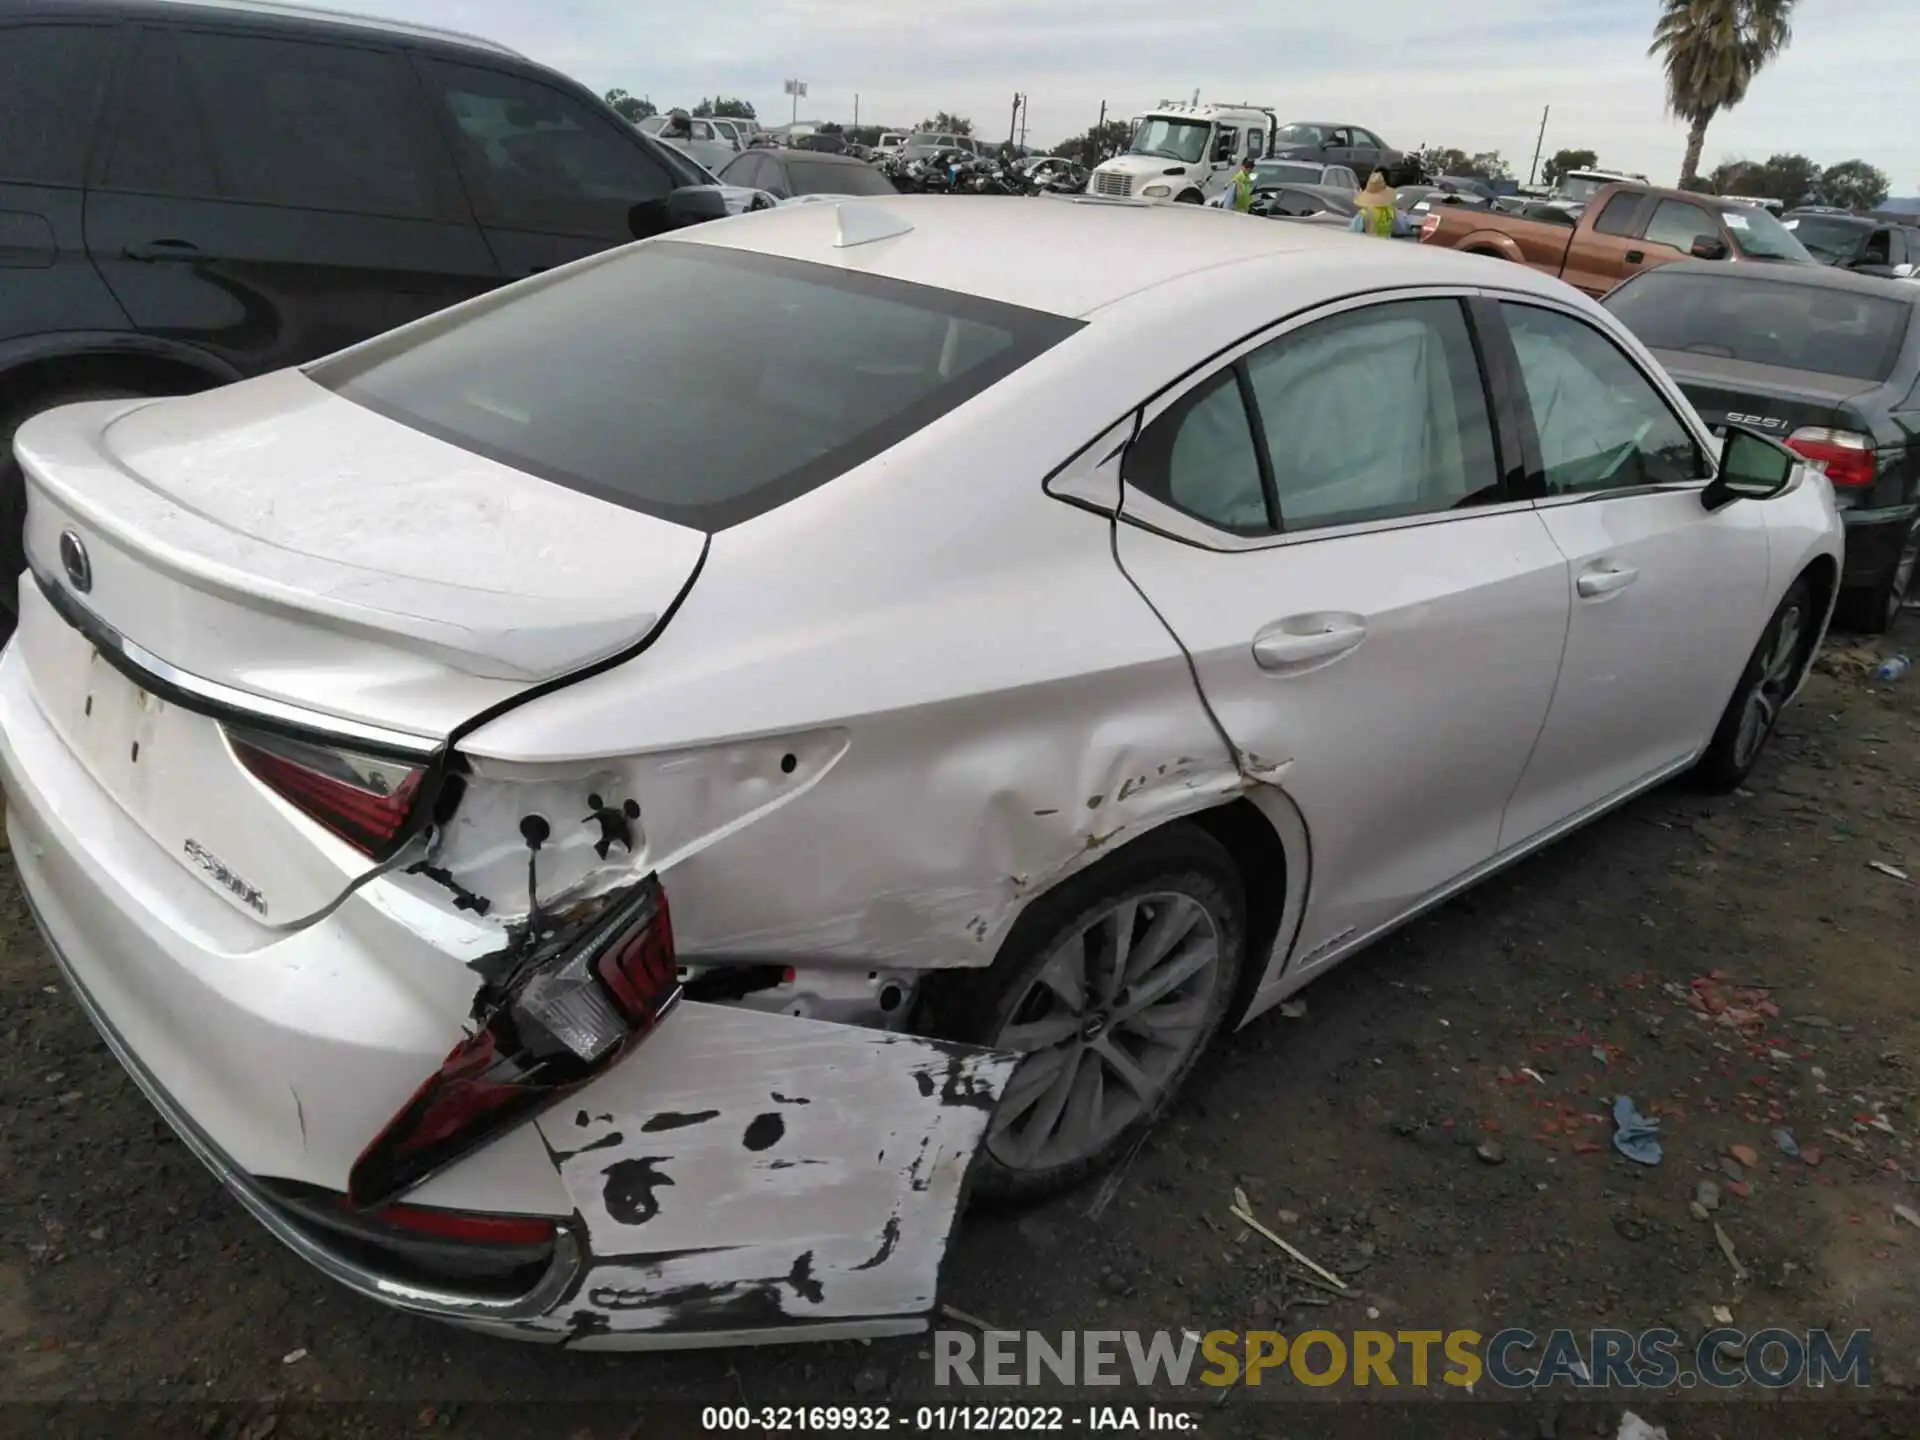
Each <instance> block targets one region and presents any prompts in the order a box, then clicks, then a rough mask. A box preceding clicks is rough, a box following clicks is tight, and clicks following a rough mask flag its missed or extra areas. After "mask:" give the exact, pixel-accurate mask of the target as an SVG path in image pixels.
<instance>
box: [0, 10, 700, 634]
mask: <svg viewBox="0 0 1920 1440" xmlns="http://www.w3.org/2000/svg"><path fill="white" fill-rule="evenodd" d="M711 186H712V177H711V176H709V175H708V174H707V173H706V172H705V171H703V170H701V169H700V168H699V167H698V166H697V165H695V164H694V163H693V162H692V161H690V160H688V159H687V158H686V157H685V156H683V155H680V154H679V153H678V152H676V151H674V150H673V149H671V148H670V147H668V146H665V145H662V144H660V143H659V142H657V141H655V140H653V139H651V138H650V137H648V136H645V135H642V134H641V133H640V132H639V131H637V130H636V129H634V127H633V126H631V125H629V124H627V123H626V122H625V121H623V120H621V119H620V117H619V116H617V115H616V114H614V113H613V112H612V111H611V110H609V109H608V108H607V107H606V106H605V105H604V104H603V103H602V102H601V101H600V100H598V99H597V98H596V97H595V96H594V95H592V94H591V93H590V92H589V91H587V90H585V89H584V88H582V87H581V86H579V85H577V84H575V83H574V82H573V81H571V80H569V79H567V78H566V77H565V76H563V75H558V74H555V73H554V72H553V71H551V70H547V69H544V68H542V67H541V66H538V65H535V64H533V63H531V62H530V61H527V60H525V59H522V58H521V57H520V56H518V55H516V54H514V53H513V52H512V51H510V50H507V49H505V48H504V47H502V46H499V45H495V44H492V43H491V42H489V41H486V40H481V39H477V38H473V37H470V36H463V35H456V34H452V33H449V32H445V31H439V30H433V29H429V28H427V27H423V26H417V25H408V24H401V23H393V24H388V23H385V22H382V21H378V20H367V19H362V18H360V17H350V16H341V15H333V14H330V13H328V12H326V11H324V10H312V9H307V8H305V7H302V6H295V5H286V4H265V3H262V4H258V5H251V4H247V3H232V0H221V3H219V4H218V5H214V4H208V5H205V6H196V5H193V4H182V3H177V0H0V607H3V608H0V638H4V636H5V634H7V633H10V632H11V630H12V626H13V614H14V610H15V607H16V606H17V605H18V603H19V601H18V597H17V594H16V590H15V584H14V581H15V577H17V576H18V575H19V573H20V571H21V569H22V568H23V567H24V564H25V561H24V558H23V555H22V552H21V542H20V528H21V524H22V521H23V520H24V518H25V513H24V507H25V496H24V487H23V485H22V481H21V476H20V471H19V468H18V465H17V464H16V462H15V460H14V458H13V433H14V431H15V429H17V428H18V426H19V425H20V423H21V422H22V421H24V420H25V419H26V418H27V417H28V416H30V415H33V414H35V413H37V412H39V411H41V410H45V409H49V408H51V407H52V406H55V405H61V404H66V403H68V402H71V401H75V400H85V399H98V398H103V397H111V396H119V395H167V394H177V393H181V392H185V391H189V390H199V389H205V388H207V387H209V386H213V385H220V384H224V383H225V382H227V381H230V380H237V379H240V378H242V377H245V376H249V375H256V374H259V373H261V372H262V371H267V370H274V369H278V368H280V367H282V366H286V365H295V364H299V363H301V362H303V361H307V360H312V359H314V358H315V357H316V356H320V355H324V354H327V353H328V352H330V351H334V350H338V349H340V348H342V347H343V346H346V345H350V344H353V343H354V342H356V341H359V340H364V339H366V338H367V337H368V336H370V335H375V334H378V333H379V332H380V331H382V330H389V329H392V328H393V327H394V326H396V325H400V324H403V323H405V322H406V321H409V320H413V319H417V318H418V317H420V316H422V315H425V314H427V313H428V312H430V311H433V310H437V309H439V308H441V307H442V306H445V305H450V304H452V303H453V302H455V301H457V300H464V299H466V298H468V297H469V296H472V295H475V294H478V293H479V292H481V291H483V290H486V289H489V288H491V287H493V286H496V285H500V284H503V283H505V282H507V281H511V280H517V279H520V278H522V277H523V276H527V275H531V274H534V273H536V272H538V271H541V270H545V269H547V268H548V267H550V266H554V265H561V264H565V263H566V262H567V261H569V260H575V259H578V258H580V257H581V256H584V255H588V254H592V253H593V252H595V251H598V250H604V249H607V248H608V247H610V246H614V245H619V244H621V243H623V242H625V241H628V240H632V239H634V238H636V237H645V236H647V235H652V234H657V233H659V232H661V231H664V230H668V229H671V228H674V227H675V226H678V225H683V224H689V223H692V222H694V221H698V220H703V219H711V218H717V217H719V216H720V215H723V214H724V213H725V205H724V202H723V201H722V199H721V192H719V191H718V190H716V189H712V188H699V187H711Z"/></svg>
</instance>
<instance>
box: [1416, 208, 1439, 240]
mask: <svg viewBox="0 0 1920 1440" xmlns="http://www.w3.org/2000/svg"><path fill="white" fill-rule="evenodd" d="M1439 228H1440V212H1439V211H1437V210H1436V211H1434V212H1433V213H1431V214H1430V215H1428V216H1427V218H1426V219H1424V220H1422V221H1421V222H1420V243H1421V244H1423V245H1424V244H1425V243H1426V242H1427V241H1429V240H1431V239H1432V238H1433V232H1434V231H1436V230H1438V229H1439Z"/></svg>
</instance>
